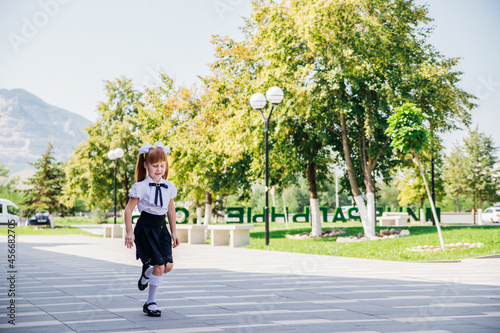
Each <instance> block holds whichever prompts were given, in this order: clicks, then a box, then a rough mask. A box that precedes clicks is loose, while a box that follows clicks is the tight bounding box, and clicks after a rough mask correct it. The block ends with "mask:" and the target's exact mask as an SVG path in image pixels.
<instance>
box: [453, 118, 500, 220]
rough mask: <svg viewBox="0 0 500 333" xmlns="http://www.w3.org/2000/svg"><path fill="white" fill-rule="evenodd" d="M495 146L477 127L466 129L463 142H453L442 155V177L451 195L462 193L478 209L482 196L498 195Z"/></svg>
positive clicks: (484, 197) (498, 180)
mask: <svg viewBox="0 0 500 333" xmlns="http://www.w3.org/2000/svg"><path fill="white" fill-rule="evenodd" d="M497 149H498V148H497V147H495V144H494V142H493V139H492V138H491V136H487V135H486V134H484V133H481V132H479V129H478V127H477V126H476V128H475V129H469V133H468V136H467V137H466V138H464V139H463V145H462V146H459V145H455V146H454V148H453V151H452V153H451V154H450V155H449V156H448V157H447V158H446V159H445V174H444V176H445V180H446V183H447V188H448V189H449V190H450V192H451V193H452V195H453V196H454V197H455V198H458V197H461V196H466V197H468V198H470V199H471V200H472V202H473V204H474V209H476V210H478V211H479V213H481V210H482V208H483V201H484V200H488V199H489V200H491V201H494V200H496V199H497V198H498V194H497V191H498V188H499V187H500V179H499V172H498V170H496V169H494V165H495V163H496V162H497V158H496V156H495V152H496V151H497Z"/></svg>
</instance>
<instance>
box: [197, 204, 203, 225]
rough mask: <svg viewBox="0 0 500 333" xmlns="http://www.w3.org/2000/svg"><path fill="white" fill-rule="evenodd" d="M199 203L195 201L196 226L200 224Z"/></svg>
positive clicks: (200, 212) (200, 210)
mask: <svg viewBox="0 0 500 333" xmlns="http://www.w3.org/2000/svg"><path fill="white" fill-rule="evenodd" d="M201 206H202V205H201V203H200V202H199V201H196V224H202V223H203V221H202V215H203V213H202V209H201Z"/></svg>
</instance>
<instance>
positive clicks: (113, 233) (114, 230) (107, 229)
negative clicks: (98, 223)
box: [103, 223, 126, 238]
mask: <svg viewBox="0 0 500 333" xmlns="http://www.w3.org/2000/svg"><path fill="white" fill-rule="evenodd" d="M103 228H104V234H103V236H104V238H108V237H109V238H125V233H126V232H125V224H122V223H120V224H118V223H117V224H104V225H103Z"/></svg>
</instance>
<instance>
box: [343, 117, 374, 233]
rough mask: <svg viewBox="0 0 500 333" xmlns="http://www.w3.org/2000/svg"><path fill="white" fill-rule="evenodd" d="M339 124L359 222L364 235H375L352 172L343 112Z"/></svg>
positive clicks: (354, 174)
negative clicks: (359, 218) (361, 224)
mask: <svg viewBox="0 0 500 333" xmlns="http://www.w3.org/2000/svg"><path fill="white" fill-rule="evenodd" d="M340 124H341V126H342V148H343V149H344V158H345V162H346V166H347V175H348V176H349V184H350V185H351V192H352V196H353V198H354V201H355V202H356V206H357V207H358V211H359V215H360V217H361V222H362V223H363V230H364V232H365V236H367V235H373V236H375V230H373V231H372V230H370V228H369V227H370V225H369V223H368V215H367V213H366V205H365V201H364V200H363V197H362V196H361V191H360V190H359V185H358V181H357V179H356V173H355V172H354V167H353V164H352V159H351V149H350V145H349V140H348V138H347V125H346V120H345V113H344V112H343V111H341V112H340Z"/></svg>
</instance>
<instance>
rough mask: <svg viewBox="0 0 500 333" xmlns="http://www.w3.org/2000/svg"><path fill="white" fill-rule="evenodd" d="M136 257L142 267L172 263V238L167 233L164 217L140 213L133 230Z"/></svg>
mask: <svg viewBox="0 0 500 333" xmlns="http://www.w3.org/2000/svg"><path fill="white" fill-rule="evenodd" d="M134 235H135V246H136V257H137V259H141V261H142V264H143V265H150V266H153V265H166V264H167V263H173V262H174V261H173V258H172V237H171V236H170V232H169V231H168V228H167V224H166V221H165V215H154V214H150V213H146V212H141V216H140V217H139V219H138V220H137V224H136V226H135V229H134Z"/></svg>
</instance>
